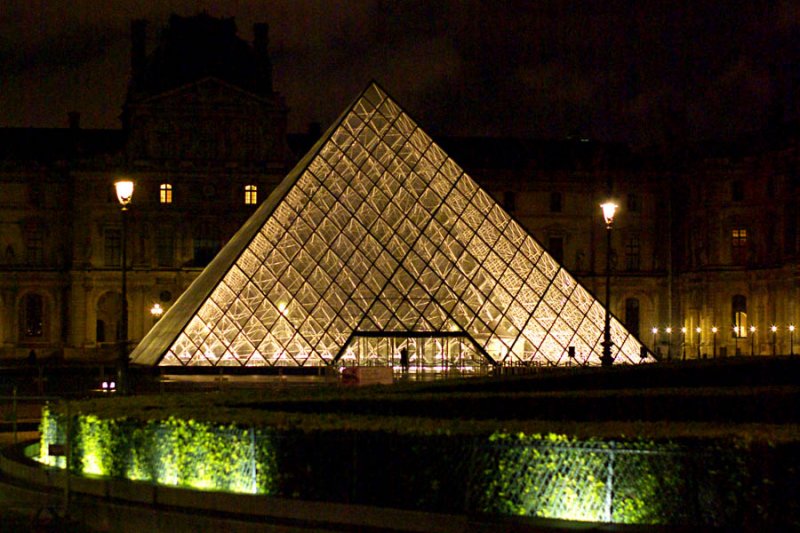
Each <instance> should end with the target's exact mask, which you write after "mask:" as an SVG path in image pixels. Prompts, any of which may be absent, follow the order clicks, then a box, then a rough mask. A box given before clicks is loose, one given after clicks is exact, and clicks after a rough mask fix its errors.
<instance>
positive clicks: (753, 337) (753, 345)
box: [750, 326, 756, 357]
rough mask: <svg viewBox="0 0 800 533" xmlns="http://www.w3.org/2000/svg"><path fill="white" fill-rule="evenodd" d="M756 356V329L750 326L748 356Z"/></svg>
mask: <svg viewBox="0 0 800 533" xmlns="http://www.w3.org/2000/svg"><path fill="white" fill-rule="evenodd" d="M755 354H756V327H755V326H750V356H751V357H752V356H754V355H755Z"/></svg>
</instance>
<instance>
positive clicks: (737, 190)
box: [731, 180, 744, 202]
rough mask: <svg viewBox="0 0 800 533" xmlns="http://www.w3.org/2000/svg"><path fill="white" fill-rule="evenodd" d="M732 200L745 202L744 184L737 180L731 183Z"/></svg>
mask: <svg viewBox="0 0 800 533" xmlns="http://www.w3.org/2000/svg"><path fill="white" fill-rule="evenodd" d="M731 200H733V201H734V202H741V201H742V200H744V183H743V182H741V181H739V180H736V181H734V182H731Z"/></svg>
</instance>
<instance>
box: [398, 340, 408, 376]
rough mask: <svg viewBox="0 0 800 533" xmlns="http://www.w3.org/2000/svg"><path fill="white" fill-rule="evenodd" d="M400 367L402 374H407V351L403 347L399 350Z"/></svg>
mask: <svg viewBox="0 0 800 533" xmlns="http://www.w3.org/2000/svg"><path fill="white" fill-rule="evenodd" d="M400 366H401V367H402V369H403V373H407V372H408V350H407V349H406V347H405V346H403V347H402V348H400Z"/></svg>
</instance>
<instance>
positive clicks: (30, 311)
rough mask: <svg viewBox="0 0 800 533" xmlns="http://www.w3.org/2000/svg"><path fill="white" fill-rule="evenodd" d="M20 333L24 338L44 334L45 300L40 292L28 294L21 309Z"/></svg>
mask: <svg viewBox="0 0 800 533" xmlns="http://www.w3.org/2000/svg"><path fill="white" fill-rule="evenodd" d="M20 311H21V313H22V316H21V317H20V318H21V319H22V320H20V329H21V331H20V333H21V335H20V336H21V337H23V338H36V337H42V336H44V301H43V300H42V296H41V295H39V294H26V295H25V297H24V298H23V299H22V309H21V310H20Z"/></svg>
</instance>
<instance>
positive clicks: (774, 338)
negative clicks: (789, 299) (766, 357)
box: [769, 324, 778, 357]
mask: <svg viewBox="0 0 800 533" xmlns="http://www.w3.org/2000/svg"><path fill="white" fill-rule="evenodd" d="M769 329H770V331H772V355H773V357H774V356H775V345H776V344H777V340H778V326H776V325H775V324H772V326H771V327H770V328H769Z"/></svg>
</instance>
